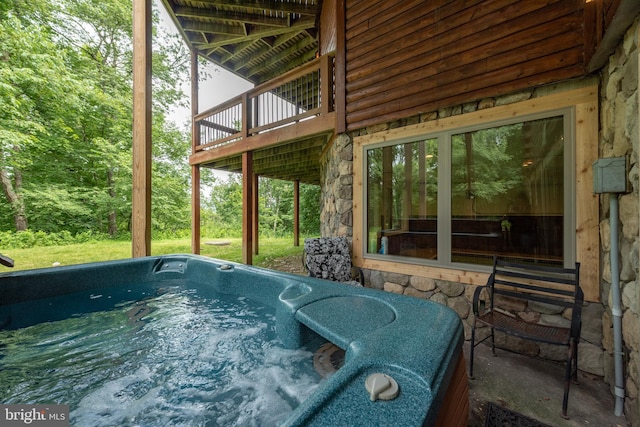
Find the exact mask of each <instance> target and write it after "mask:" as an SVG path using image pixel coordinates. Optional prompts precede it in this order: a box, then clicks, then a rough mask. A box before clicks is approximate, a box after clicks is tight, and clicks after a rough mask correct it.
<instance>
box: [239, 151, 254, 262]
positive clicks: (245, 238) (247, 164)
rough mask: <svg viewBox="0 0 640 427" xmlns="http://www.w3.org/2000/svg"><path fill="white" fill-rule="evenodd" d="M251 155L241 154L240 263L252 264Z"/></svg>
mask: <svg viewBox="0 0 640 427" xmlns="http://www.w3.org/2000/svg"><path fill="white" fill-rule="evenodd" d="M253 185H254V181H253V153H252V152H251V151H245V152H244V153H242V262H243V263H245V264H248V265H251V264H252V263H253V257H252V252H253V251H252V250H251V248H252V245H253Z"/></svg>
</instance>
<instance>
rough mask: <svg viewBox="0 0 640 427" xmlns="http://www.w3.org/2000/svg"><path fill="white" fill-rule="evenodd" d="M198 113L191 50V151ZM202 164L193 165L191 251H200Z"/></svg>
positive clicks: (197, 131)
mask: <svg viewBox="0 0 640 427" xmlns="http://www.w3.org/2000/svg"><path fill="white" fill-rule="evenodd" d="M197 115H198V53H197V52H196V51H195V50H192V51H191V153H193V154H195V152H196V148H197V147H198V144H200V126H198V124H197V123H196V122H195V117H196V116H197ZM200 237H201V236H200V165H193V166H192V167H191V253H194V254H199V253H200Z"/></svg>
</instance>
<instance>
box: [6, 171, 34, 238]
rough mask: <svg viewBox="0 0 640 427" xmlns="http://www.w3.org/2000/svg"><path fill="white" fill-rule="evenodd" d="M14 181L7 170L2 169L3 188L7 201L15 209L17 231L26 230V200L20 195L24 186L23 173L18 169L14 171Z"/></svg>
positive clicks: (14, 217) (14, 218)
mask: <svg viewBox="0 0 640 427" xmlns="http://www.w3.org/2000/svg"><path fill="white" fill-rule="evenodd" d="M13 178H14V182H11V178H10V177H9V174H8V173H7V171H6V170H4V169H2V170H0V181H1V182H2V190H3V191H4V195H5V196H6V197H7V201H8V202H9V204H10V205H11V209H12V210H13V220H14V222H15V225H16V231H25V230H26V229H27V227H28V223H27V215H26V214H25V212H24V201H23V200H22V197H21V196H20V195H19V193H20V189H21V188H22V173H20V172H19V171H16V172H15V173H14V177H13Z"/></svg>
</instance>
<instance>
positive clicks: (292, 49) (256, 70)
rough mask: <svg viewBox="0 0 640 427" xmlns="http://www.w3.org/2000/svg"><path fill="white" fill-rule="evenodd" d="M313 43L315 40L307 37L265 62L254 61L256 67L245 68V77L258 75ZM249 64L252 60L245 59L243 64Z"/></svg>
mask: <svg viewBox="0 0 640 427" xmlns="http://www.w3.org/2000/svg"><path fill="white" fill-rule="evenodd" d="M315 43H316V41H315V40H313V39H311V38H308V37H307V38H304V39H302V40H299V41H297V42H296V43H295V44H293V45H291V46H290V47H288V48H286V49H283V50H282V51H280V52H277V53H275V54H273V55H271V56H270V57H269V58H268V59H267V60H263V61H256V62H257V64H256V65H254V66H250V67H247V68H246V75H247V76H248V77H251V76H253V75H255V74H257V73H259V72H260V71H261V70H262V69H265V68H269V67H270V66H272V65H275V64H277V63H279V62H282V61H284V60H285V59H287V58H289V57H293V56H295V55H296V53H298V52H299V51H300V50H304V49H305V48H307V47H309V46H311V45H314V44H315ZM251 62H253V59H245V63H251Z"/></svg>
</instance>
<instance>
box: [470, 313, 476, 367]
mask: <svg viewBox="0 0 640 427" xmlns="http://www.w3.org/2000/svg"><path fill="white" fill-rule="evenodd" d="M475 343H476V322H475V321H474V322H473V326H472V327H471V350H469V378H470V379H473V354H474V349H475V347H476V345H475Z"/></svg>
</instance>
